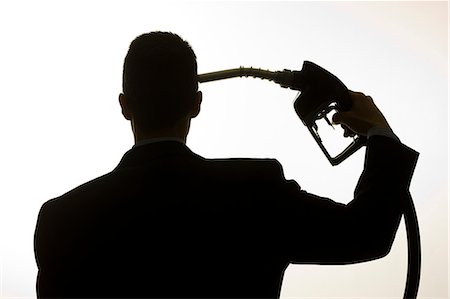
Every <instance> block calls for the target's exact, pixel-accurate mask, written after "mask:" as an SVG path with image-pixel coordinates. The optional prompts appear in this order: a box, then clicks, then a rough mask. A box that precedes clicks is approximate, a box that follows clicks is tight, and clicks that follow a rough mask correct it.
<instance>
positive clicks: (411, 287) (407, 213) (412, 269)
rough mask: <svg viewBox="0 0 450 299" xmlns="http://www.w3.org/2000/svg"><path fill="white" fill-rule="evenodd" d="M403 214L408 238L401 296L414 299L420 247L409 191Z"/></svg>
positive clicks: (418, 274)
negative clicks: (406, 263) (406, 268)
mask: <svg viewBox="0 0 450 299" xmlns="http://www.w3.org/2000/svg"><path fill="white" fill-rule="evenodd" d="M403 216H404V218H405V227H406V237H407V240H408V272H407V276H406V286H405V293H404V296H403V298H405V299H415V298H416V297H417V292H418V290H419V282H420V265H421V248H420V233H419V222H418V220H417V214H416V210H415V208H414V204H413V201H412V198H411V194H410V193H409V192H408V196H407V198H406V200H405V202H404V212H403Z"/></svg>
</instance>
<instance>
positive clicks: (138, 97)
mask: <svg viewBox="0 0 450 299" xmlns="http://www.w3.org/2000/svg"><path fill="white" fill-rule="evenodd" d="M197 90H198V82H197V61H196V56H195V53H194V51H193V50H192V48H191V46H190V45H189V44H188V43H187V42H186V41H184V40H183V39H182V38H180V37H179V36H178V35H176V34H174V33H171V32H160V31H157V32H150V33H146V34H142V35H140V36H138V37H137V38H135V39H134V40H133V42H132V43H131V45H130V48H129V50H128V53H127V56H126V57H125V62H124V67H123V93H124V95H125V96H126V98H127V102H128V104H129V108H130V110H131V112H132V113H133V116H134V118H135V121H136V123H137V124H138V125H139V126H141V127H142V128H145V129H159V128H163V127H167V126H170V125H172V124H174V123H176V122H177V121H178V120H179V119H181V118H183V117H185V116H186V115H187V114H188V113H189V111H190V109H191V108H192V105H193V103H194V98H195V94H196V91H197Z"/></svg>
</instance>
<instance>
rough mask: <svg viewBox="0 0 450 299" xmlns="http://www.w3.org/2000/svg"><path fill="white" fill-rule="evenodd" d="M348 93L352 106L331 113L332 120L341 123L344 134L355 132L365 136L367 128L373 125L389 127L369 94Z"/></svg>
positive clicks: (350, 134)
mask: <svg viewBox="0 0 450 299" xmlns="http://www.w3.org/2000/svg"><path fill="white" fill-rule="evenodd" d="M349 94H350V100H351V101H352V108H351V109H350V110H349V111H344V112H337V113H336V114H334V115H333V122H334V123H337V124H341V125H342V127H343V129H344V136H354V135H355V133H356V134H358V135H361V136H367V133H368V131H369V129H371V128H374V127H377V128H386V129H390V127H389V124H388V122H387V121H386V119H385V118H384V116H383V114H382V113H381V111H380V110H379V109H378V108H377V106H375V103H374V102H373V100H372V98H371V97H370V96H366V95H365V94H363V93H360V92H353V91H349Z"/></svg>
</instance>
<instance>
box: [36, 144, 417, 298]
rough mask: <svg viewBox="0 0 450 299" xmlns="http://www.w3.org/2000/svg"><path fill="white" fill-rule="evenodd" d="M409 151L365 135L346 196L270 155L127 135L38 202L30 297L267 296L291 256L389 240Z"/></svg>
mask: <svg viewBox="0 0 450 299" xmlns="http://www.w3.org/2000/svg"><path fill="white" fill-rule="evenodd" d="M417 156H418V154H417V153H416V152H415V151H413V150H411V149H409V148H408V147H406V146H404V145H402V144H401V143H399V142H397V141H394V140H391V139H389V138H386V137H382V136H373V137H371V138H370V139H369V141H368V145H367V149H366V159H365V164H364V171H363V173H362V175H361V177H360V180H359V182H358V185H357V187H356V189H355V193H354V199H353V200H352V201H351V202H350V203H349V204H347V205H344V204H341V203H337V202H334V201H332V200H330V199H327V198H322V197H319V196H316V195H314V194H310V193H308V192H306V191H303V190H301V189H300V187H299V185H298V184H297V183H296V182H295V181H292V180H286V179H285V178H284V176H283V171H282V167H281V165H280V163H278V162H277V161H276V160H274V159H205V158H203V157H201V156H198V155H196V154H195V153H193V152H191V151H190V150H189V149H188V148H187V147H186V146H185V145H184V144H182V143H178V142H171V141H166V142H159V143H154V144H148V145H142V146H139V147H135V148H133V149H131V150H130V151H128V152H127V153H126V154H125V155H124V157H123V159H122V160H121V162H120V163H119V165H118V166H117V167H116V168H115V169H114V170H113V171H111V172H110V173H108V174H106V175H103V176H101V177H99V178H97V179H94V180H93V181H90V182H88V183H86V184H83V185H81V186H79V187H77V188H75V189H74V190H71V191H70V192H68V193H66V194H64V195H62V196H61V197H59V198H56V199H52V200H50V201H48V202H46V203H45V204H44V205H43V206H42V208H41V210H40V213H39V217H38V221H37V225H36V232H35V253H36V260H37V265H38V268H39V272H38V278H37V294H38V297H73V298H75V297H76V298H80V297H91V298H92V297H109V298H116V297H141V298H144V297H145V298H148V297H158V298H161V297H166V298H187V297H191V298H192V297H196V298H198V297H209V298H211V297H221V298H230V297H239V298H244V297H255V298H256V297H258V298H276V297H278V296H279V292H280V287H281V282H282V279H283V273H284V270H285V269H286V267H287V266H288V265H289V264H290V263H315V264H346V263H356V262H362V261H367V260H372V259H376V258H380V257H383V256H385V255H386V254H387V253H388V252H389V250H390V248H391V245H392V242H393V239H394V237H395V233H396V230H397V228H398V224H399V221H400V218H401V211H402V200H404V198H405V197H406V194H407V192H408V188H409V182H410V179H411V176H412V173H413V170H414V167H415V163H416V159H417ZM324 184H325V183H324Z"/></svg>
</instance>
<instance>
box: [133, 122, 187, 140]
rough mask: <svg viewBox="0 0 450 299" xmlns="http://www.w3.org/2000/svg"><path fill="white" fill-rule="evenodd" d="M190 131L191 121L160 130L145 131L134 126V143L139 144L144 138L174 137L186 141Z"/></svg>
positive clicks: (160, 138)
mask: <svg viewBox="0 0 450 299" xmlns="http://www.w3.org/2000/svg"><path fill="white" fill-rule="evenodd" d="M188 131H189V123H188V124H187V125H178V126H173V127H168V128H162V129H158V130H145V131H144V130H141V129H140V128H138V127H136V126H134V127H133V133H134V143H135V144H137V143H140V142H142V141H144V140H151V139H155V140H157V139H158V140H162V139H173V140H179V141H182V142H183V143H186V138H187V133H188Z"/></svg>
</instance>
